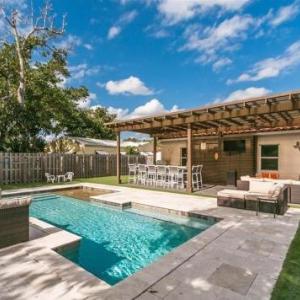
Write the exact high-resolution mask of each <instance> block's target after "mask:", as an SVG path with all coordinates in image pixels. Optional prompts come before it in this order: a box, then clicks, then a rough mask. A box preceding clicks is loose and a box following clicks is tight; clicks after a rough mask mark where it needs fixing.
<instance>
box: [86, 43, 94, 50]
mask: <svg viewBox="0 0 300 300" xmlns="http://www.w3.org/2000/svg"><path fill="white" fill-rule="evenodd" d="M83 47H84V48H85V49H87V50H93V49H94V47H93V46H92V45H91V44H89V43H86V44H84V45H83Z"/></svg>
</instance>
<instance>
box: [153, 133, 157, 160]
mask: <svg viewBox="0 0 300 300" xmlns="http://www.w3.org/2000/svg"><path fill="white" fill-rule="evenodd" d="M156 153H157V137H155V136H154V137H153V164H154V165H156Z"/></svg>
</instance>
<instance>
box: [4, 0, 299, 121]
mask: <svg viewBox="0 0 300 300" xmlns="http://www.w3.org/2000/svg"><path fill="white" fill-rule="evenodd" d="M2 1H4V0H2ZM5 1H6V2H10V4H11V5H13V4H15V3H17V5H19V6H20V5H21V3H23V4H25V5H26V2H27V1H26V0H5ZM0 2H1V0H0ZM34 3H35V4H36V5H37V6H38V4H37V2H34ZM38 3H39V2H38ZM52 4H53V8H54V11H55V12H56V14H57V15H58V16H61V15H63V14H66V20H67V26H66V32H65V35H64V36H63V37H62V38H61V40H60V41H57V45H59V46H61V47H66V48H68V49H69V50H70V55H69V58H68V64H69V70H70V72H71V78H69V79H67V80H66V81H64V82H63V84H65V85H70V86H79V85H85V86H87V87H88V89H89V92H90V96H89V98H88V99H86V101H83V102H82V103H81V104H80V105H81V106H82V107H83V108H85V107H93V106H104V107H107V108H108V110H109V111H110V112H112V113H115V114H117V115H118V118H120V119H124V118H134V117H141V116H145V115H151V114H158V113H162V112H166V111H175V110H180V109H187V108H193V107H198V106H201V105H205V104H208V103H214V102H222V101H229V100H233V99H244V98H249V97H255V96H261V95H264V94H268V93H276V92H285V91H289V90H295V89H300V83H299V78H300V0H299V1H298V0H73V1H70V0H53V1H52ZM58 20H59V18H58ZM0 25H1V23H0Z"/></svg>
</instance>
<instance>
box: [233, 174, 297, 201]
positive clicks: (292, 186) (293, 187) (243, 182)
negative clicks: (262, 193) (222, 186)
mask: <svg viewBox="0 0 300 300" xmlns="http://www.w3.org/2000/svg"><path fill="white" fill-rule="evenodd" d="M250 181H264V182H274V183H282V184H284V185H286V186H287V187H288V193H289V195H288V196H289V197H288V200H289V202H291V203H294V204H300V180H293V179H269V178H256V177H250V176H241V179H240V180H238V181H237V186H238V189H241V190H242V189H246V190H248V189H249V183H250Z"/></svg>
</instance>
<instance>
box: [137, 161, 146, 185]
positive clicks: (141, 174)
mask: <svg viewBox="0 0 300 300" xmlns="http://www.w3.org/2000/svg"><path fill="white" fill-rule="evenodd" d="M146 179H147V166H146V165H144V164H139V165H138V177H137V182H138V183H140V184H144V185H146Z"/></svg>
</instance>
